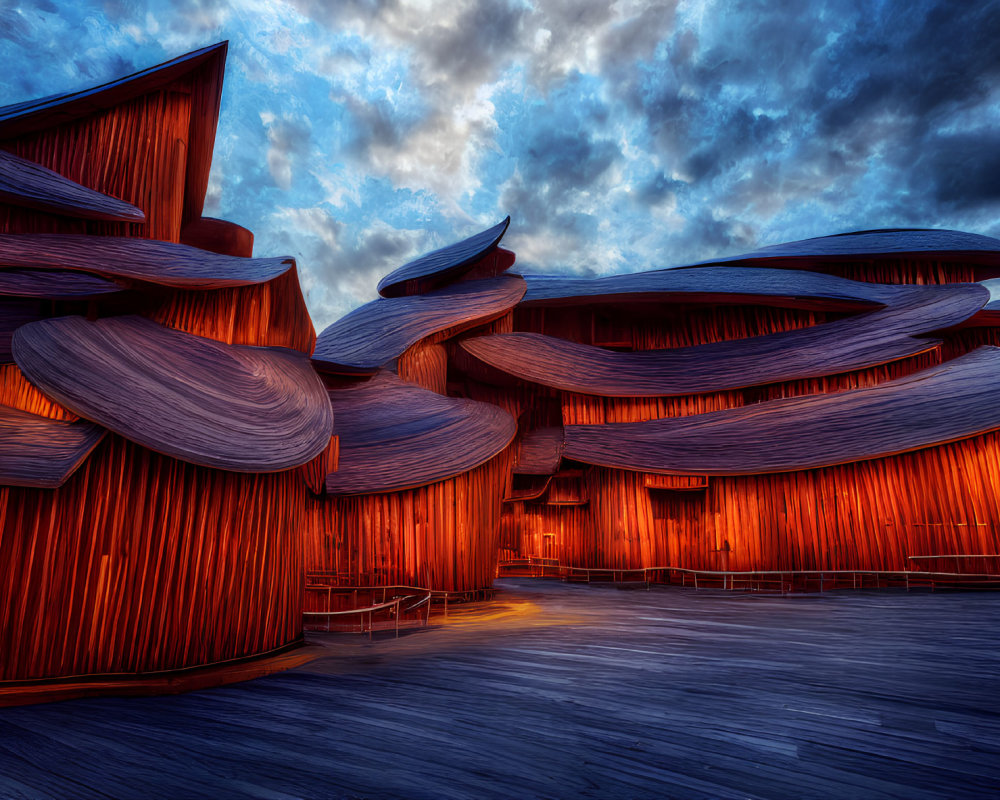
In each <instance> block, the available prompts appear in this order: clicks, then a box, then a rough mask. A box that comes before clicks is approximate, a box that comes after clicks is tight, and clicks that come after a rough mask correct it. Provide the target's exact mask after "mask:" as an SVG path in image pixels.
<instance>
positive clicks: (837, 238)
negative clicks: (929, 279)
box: [692, 228, 1000, 266]
mask: <svg viewBox="0 0 1000 800" xmlns="http://www.w3.org/2000/svg"><path fill="white" fill-rule="evenodd" d="M895 256H908V257H916V258H920V257H926V258H940V257H943V256H947V257H949V258H955V257H959V256H960V257H961V258H962V260H966V261H969V260H971V261H976V262H981V261H985V262H993V263H996V262H998V261H1000V239H994V238H993V237H992V236H981V235H980V234H977V233H965V232H964V231H952V230H934V229H930V228H890V229H885V230H873V231H853V232H850V233H840V234H836V235H834V236H819V237H817V238H815V239H803V240H801V241H798V242H785V243H783V244H775V245H771V246H770V247H762V248H760V249H759V250H754V251H753V252H750V253H744V254H742V255H736V256H727V257H725V258H714V259H711V260H709V261H703V262H700V263H699V264H694V265H692V266H700V265H702V264H733V265H739V264H754V263H761V262H763V263H769V264H789V265H794V264H795V263H796V262H801V261H817V260H825V261H854V260H869V259H872V258H879V257H895Z"/></svg>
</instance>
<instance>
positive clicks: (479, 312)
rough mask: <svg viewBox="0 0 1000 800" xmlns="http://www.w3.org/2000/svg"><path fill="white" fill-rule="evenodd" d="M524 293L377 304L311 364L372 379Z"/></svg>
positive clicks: (341, 326)
mask: <svg viewBox="0 0 1000 800" xmlns="http://www.w3.org/2000/svg"><path fill="white" fill-rule="evenodd" d="M524 289H525V286H524V279H523V278H522V277H521V276H520V275H501V276H499V277H497V278H492V279H485V280H478V281H466V282H462V283H458V284H455V285H454V286H450V287H448V288H447V289H438V290H436V291H433V292H428V293H427V294H422V295H415V296H413V297H396V298H379V299H378V300H374V301H372V302H371V303H368V304H366V305H363V306H361V307H360V308H357V309H355V310H354V311H352V312H351V313H350V314H348V315H347V316H345V317H342V318H341V319H339V320H337V321H336V322H335V323H333V325H331V326H330V327H328V328H327V329H326V330H324V331H323V332H322V333H321V334H320V335H319V337H318V338H317V340H316V351H315V353H313V363H314V364H315V365H316V368H317V369H319V370H322V371H324V372H333V373H340V374H347V375H352V374H353V375H366V374H367V375H371V374H374V373H375V372H377V371H378V369H379V368H380V367H382V366H383V365H385V364H387V363H388V362H389V361H392V359H394V358H398V357H399V356H401V355H402V354H403V353H404V352H405V351H406V350H407V348H409V347H410V346H411V345H414V344H416V343H417V342H418V341H420V340H421V339H423V338H425V337H427V336H430V335H431V334H434V333H437V332H440V331H446V330H447V331H449V332H450V333H451V334H452V335H454V334H455V333H459V332H461V331H462V330H465V329H467V328H470V327H473V326H475V325H481V324H483V323H485V322H488V321H489V320H491V319H494V318H496V317H499V316H502V315H503V314H504V313H505V312H507V311H508V310H510V309H511V308H513V307H514V306H515V305H517V303H518V301H519V300H520V299H521V298H522V297H523V296H524ZM984 291H985V290H984Z"/></svg>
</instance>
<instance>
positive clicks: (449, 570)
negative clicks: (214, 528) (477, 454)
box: [305, 423, 513, 592]
mask: <svg viewBox="0 0 1000 800" xmlns="http://www.w3.org/2000/svg"><path fill="white" fill-rule="evenodd" d="M335 424H336V423H335ZM512 457H513V456H512V449H511V448H509V447H508V448H507V449H505V450H504V451H503V452H502V453H500V454H499V455H497V456H495V457H494V458H492V459H491V460H490V461H488V462H487V463H485V464H483V465H481V466H479V467H476V468H475V469H473V470H470V471H469V472H466V473H463V474H461V475H458V476H456V477H454V478H450V479H448V480H444V481H439V482H437V483H433V484H430V485H429V486H421V487H419V488H416V489H408V490H406V491H400V492H390V493H383V494H367V495H359V496H351V497H327V498H319V499H315V498H310V499H308V500H307V501H306V508H307V514H308V518H309V524H308V525H307V526H306V530H307V531H308V533H307V536H306V543H305V567H306V571H307V572H324V573H333V574H335V575H336V576H337V580H338V582H339V584H340V585H342V586H386V585H388V586H394V585H399V586H421V587H425V588H429V589H435V590H443V591H450V592H469V591H476V590H479V589H483V588H484V587H487V586H489V585H490V584H491V583H492V581H493V577H494V575H495V573H496V565H497V557H498V551H499V546H500V542H499V536H500V506H501V501H502V499H503V496H504V494H505V492H506V491H507V490H508V488H509V485H510V470H511V463H510V462H511V459H512Z"/></svg>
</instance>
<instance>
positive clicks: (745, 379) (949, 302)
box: [461, 284, 989, 397]
mask: <svg viewBox="0 0 1000 800" xmlns="http://www.w3.org/2000/svg"><path fill="white" fill-rule="evenodd" d="M880 292H881V293H882V296H883V297H884V299H885V300H886V301H888V303H889V305H888V306H887V307H886V308H884V309H881V310H879V311H872V312H869V313H866V314H861V315H857V316H853V317H848V318H846V319H842V320H837V321H835V322H827V323H825V324H821V325H815V326H813V327H809V328H803V329H799V330H793V331H784V332H781V333H774V334H769V335H766V336H757V337H753V338H748V339H735V340H730V341H724V342H715V343H709V344H702V345H695V346H692V347H684V348H672V349H668V350H651V351H645V352H638V353H634V352H627V353H620V352H615V351H611V350H606V349H603V348H600V347H594V346H591V345H586V344H578V343H575V342H570V341H566V340H564V339H556V338H553V337H549V336H544V335H542V334H537V333H510V334H501V335H495V336H489V337H481V338H477V339H466V340H465V341H463V342H462V343H461V346H462V347H463V348H464V349H465V350H467V351H468V352H469V353H471V354H472V355H474V356H475V357H476V358H479V359H481V360H482V361H484V362H486V363H487V364H489V365H490V366H492V367H495V368H497V369H501V370H503V371H504V372H507V373H509V374H511V375H514V376H516V377H518V378H521V379H524V380H528V381H532V382H534V383H540V384H542V385H544V386H551V387H553V388H557V389H562V390H564V391H571V392H580V393H583V394H595V395H602V396H610V397H651V396H664V395H689V394H698V393H703V392H717V391H725V390H728V389H738V388H743V387H747V386H758V385H763V384H768V383H776V382H782V381H791V380H798V379H803V378H812V377H819V376H823V375H829V374H833V373H841V372H849V371H852V370H858V369H863V368H865V367H870V366H874V365H877V364H884V363H887V362H890V361H895V360H898V359H901V358H906V357H909V356H913V355H916V354H918V353H921V352H925V351H927V350H929V349H932V348H934V347H936V346H937V345H938V344H939V343H940V342H939V340H935V339H927V338H923V339H917V338H914V336H915V335H916V334H924V333H929V332H931V331H936V330H939V329H942V328H948V327H952V326H954V325H957V324H959V323H961V322H963V321H965V320H967V319H969V318H970V317H972V316H973V315H974V314H975V313H976V312H977V311H979V310H980V309H981V308H982V307H983V306H984V305H985V303H986V302H987V301H988V299H989V293H988V291H987V290H985V289H984V288H983V287H981V286H979V285H978V284H957V285H949V286H940V287H939V286H933V287H931V286H924V287H916V286H914V287H902V286H899V287H888V286H887V287H881V288H880Z"/></svg>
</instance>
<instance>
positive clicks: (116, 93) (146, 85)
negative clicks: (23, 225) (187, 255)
mask: <svg viewBox="0 0 1000 800" xmlns="http://www.w3.org/2000/svg"><path fill="white" fill-rule="evenodd" d="M228 48H229V43H228V42H219V43H217V44H213V45H210V46H208V47H203V48H201V49H200V50H195V51H193V52H190V53H187V54H185V55H183V56H180V57H179V58H175V59H172V60H170V61H167V62H164V63H163V64H158V65H157V66H154V67H150V68H149V69H144V70H141V71H140V72H136V73H134V74H132V75H127V76H125V77H123V78H118V79H116V80H113V81H110V82H108V83H105V84H102V85H100V86H95V87H93V88H90V89H84V90H82V91H78V92H69V93H66V94H55V95H50V96H48V97H42V98H39V99H35V100H29V101H26V102H23V103H15V104H13V105H8V106H4V107H2V108H0V140H11V139H15V138H17V137H22V136H25V135H28V134H33V133H36V132H38V131H42V130H46V129H49V128H54V127H57V126H60V125H64V124H66V123H70V122H74V121H76V120H79V119H82V118H84V117H88V116H91V115H94V114H99V113H101V112H104V111H107V110H108V109H111V108H114V107H115V106H118V105H120V104H122V103H127V102H129V101H131V100H134V99H135V98H137V97H140V96H142V95H145V94H150V93H153V92H157V91H160V90H169V89H170V88H171V85H172V84H174V85H176V84H177V82H181V84H182V85H180V86H179V87H177V88H179V90H180V91H182V92H185V93H191V94H192V103H193V108H195V109H196V113H195V114H193V115H192V119H191V126H190V133H189V137H188V141H187V159H186V166H185V181H184V183H185V186H186V191H185V193H184V212H183V213H184V218H185V220H187V221H191V220H194V219H198V218H199V217H200V216H201V214H202V209H203V206H204V202H205V192H206V190H207V188H208V176H209V170H210V168H211V164H212V151H213V149H214V147H215V129H216V125H217V124H218V120H219V106H220V102H221V99H222V81H223V73H224V72H225V66H226V53H227V51H228ZM185 84H186V85H185Z"/></svg>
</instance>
